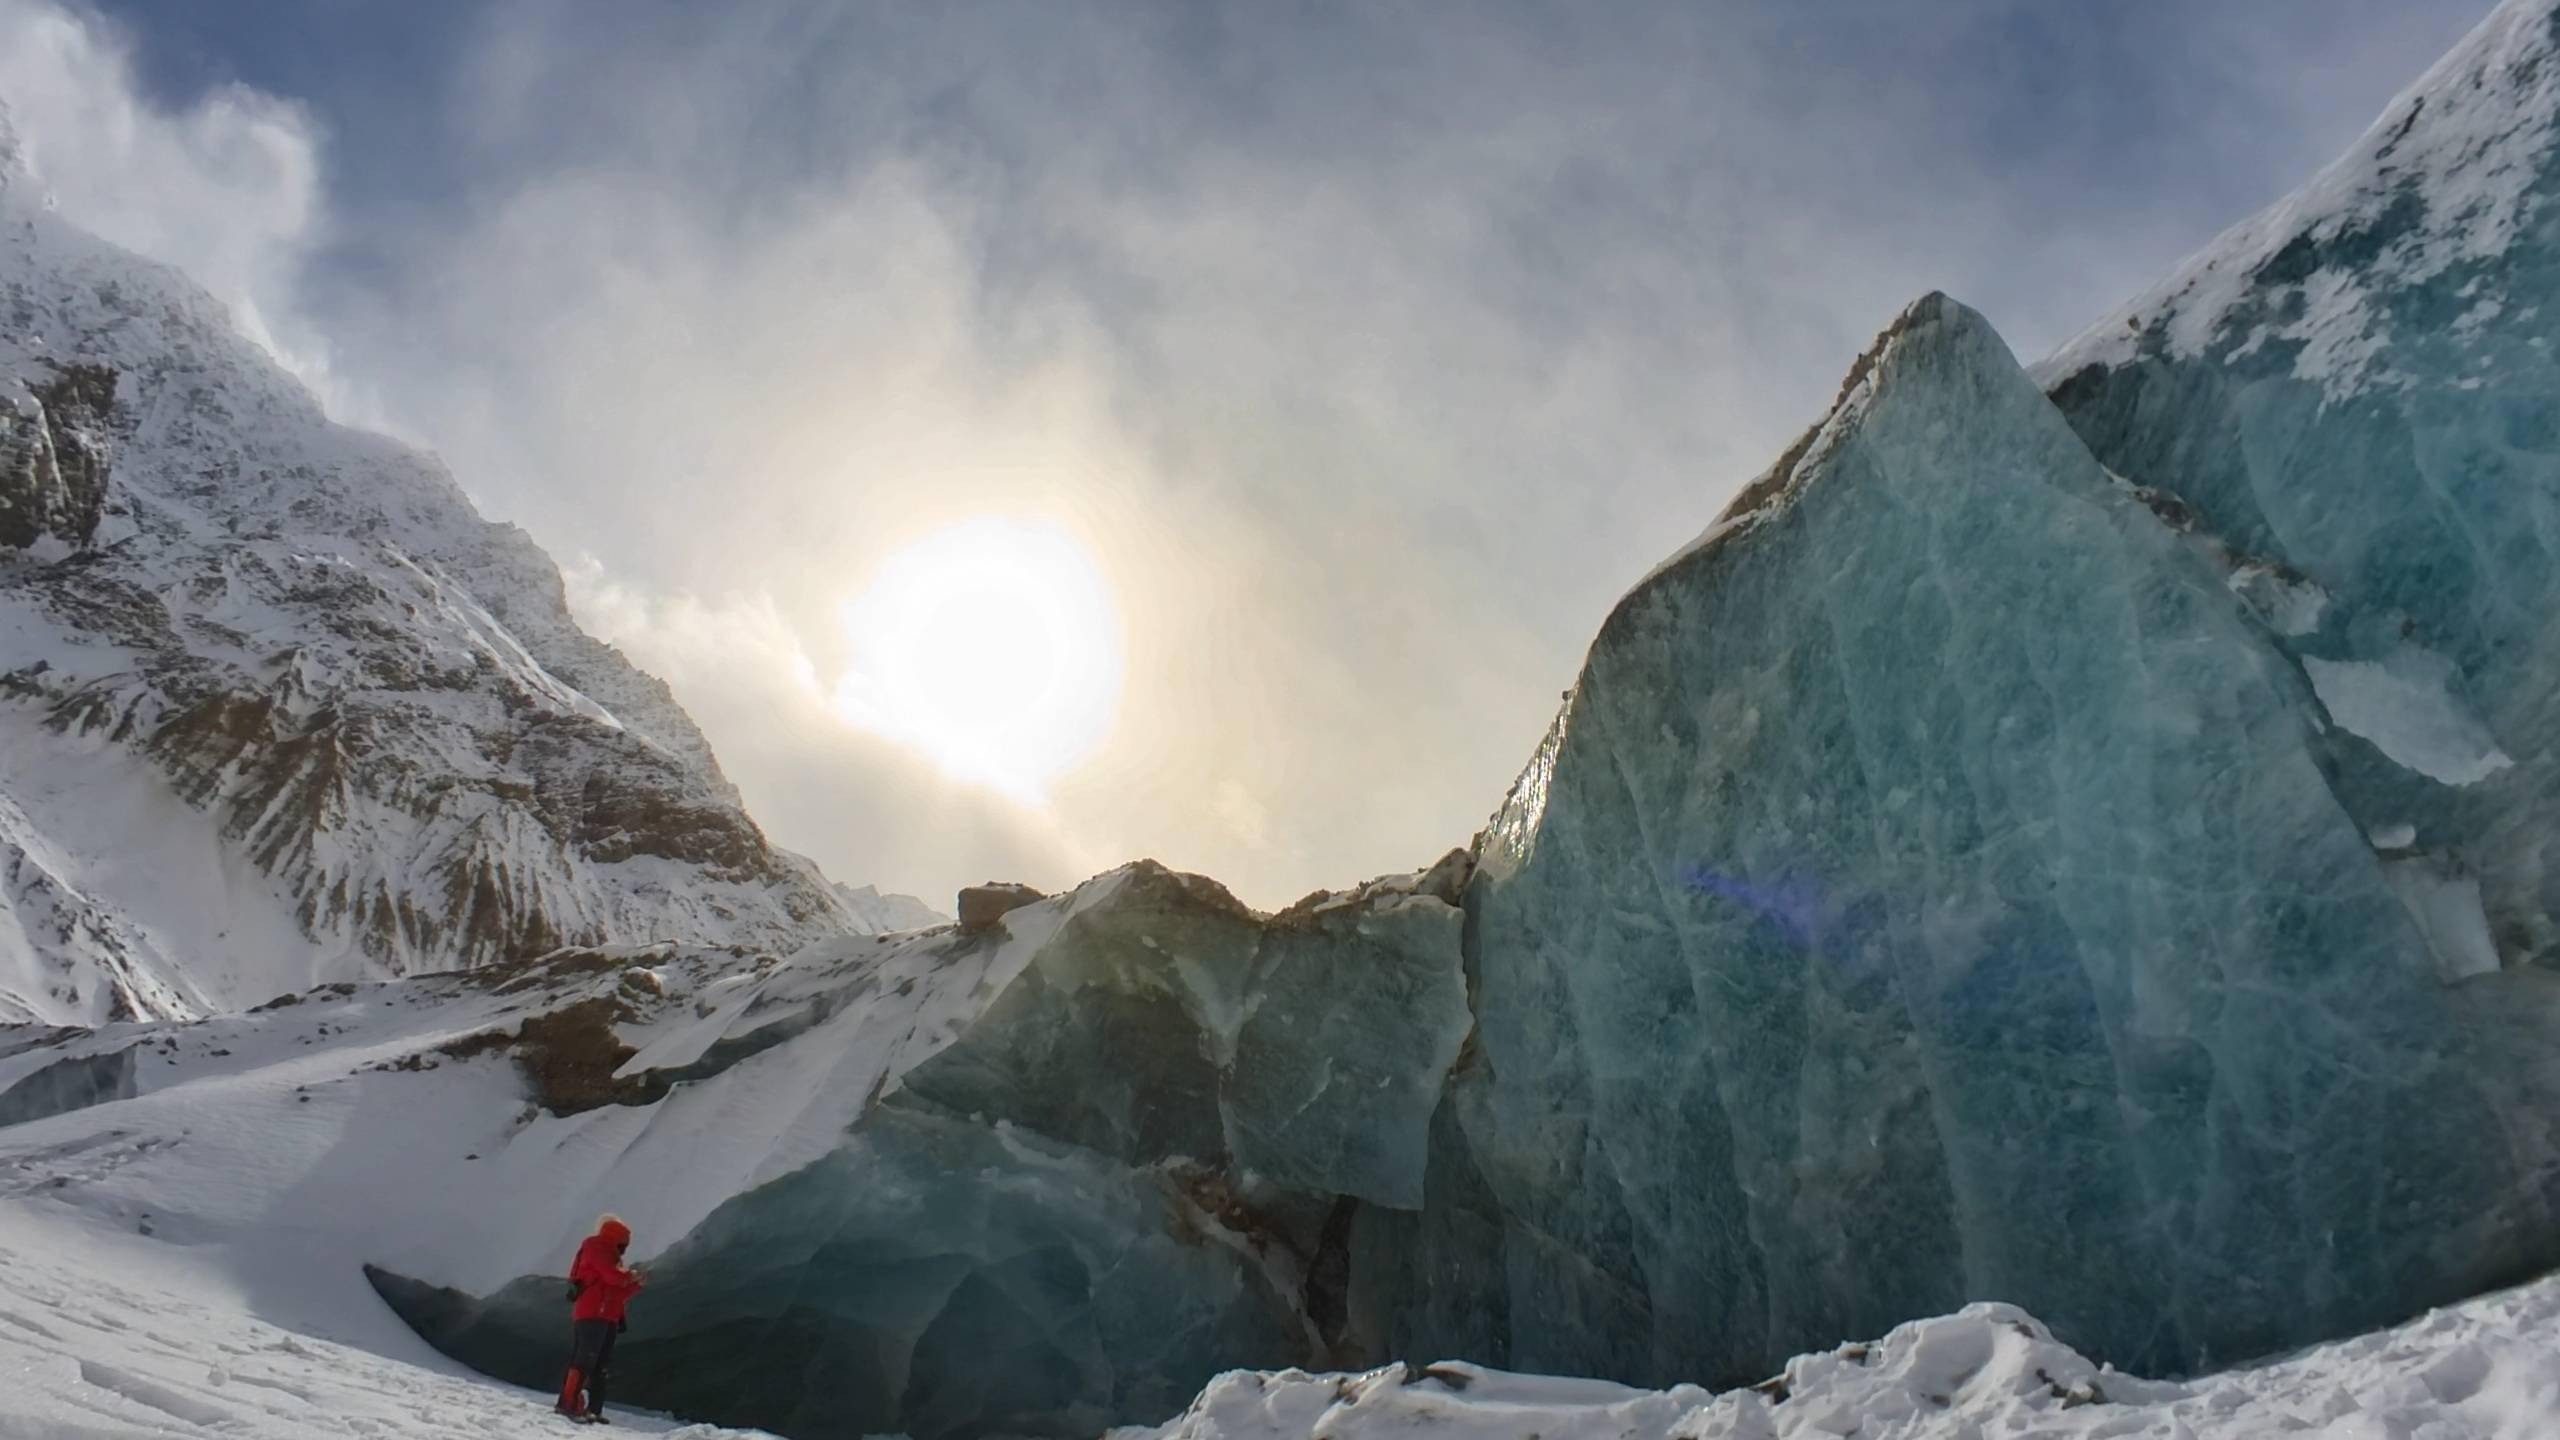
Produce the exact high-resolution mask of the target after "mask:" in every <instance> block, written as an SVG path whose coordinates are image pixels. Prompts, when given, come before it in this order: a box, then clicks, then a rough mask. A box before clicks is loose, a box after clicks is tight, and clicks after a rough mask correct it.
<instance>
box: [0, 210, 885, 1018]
mask: <svg viewBox="0 0 2560 1440" xmlns="http://www.w3.org/2000/svg"><path fill="white" fill-rule="evenodd" d="M9 168H11V169H14V168H15V167H14V166H12V167H9ZM32 192H33V182H32V181H31V180H30V179H29V178H28V177H26V176H24V175H23V174H19V175H16V176H15V178H13V179H10V180H8V181H7V182H6V183H4V184H0V1019H6V1018H18V1019H36V1020H43V1021H47V1022H54V1023H94V1022H96V1021H100V1020H104V1019H110V1018H117V1017H126V1016H166V1017H186V1016H192V1015H201V1014H207V1013H213V1012H217V1011H223V1010H230V1009H236V1008H239V1007H241V1006H244V1005H248V1004H254V1003H256V1002H259V1001H262V1000H265V999H267V998H269V997H271V996H274V995H277V994H282V993H286V992H290V991H297V990H302V989H307V988H309V987H310V986H311V985H313V984H316V983H320V982H322V981H330V980H350V979H360V978H366V977H373V976H382V975H396V974H402V973H408V972H413V971H419V970H436V969H451V968H459V967H465V966H472V965H480V964H486V963H490V962H493V961H498V960H504V959H511V958H524V957H528V956H532V955H537V954H540V953H542V952H544V951H547V950H551V949H553V948H556V947H558V946H562V945H570V944H582V945H592V944H601V943H607V942H648V941H658V940H673V941H688V942H703V943H715V944H724V945H727V944H736V945H743V946H750V947H757V948H762V949H782V948H788V947H789V946H791V945H793V944H796V943H798V942H799V941H801V940H804V939H808V938H814V937H823V936H826V935H831V934H843V933H848V932H852V931H858V930H863V929H868V928H875V927H880V926H885V925H888V924H891V923H897V924H918V923H930V918H931V917H930V914H929V912H922V913H919V912H920V911H921V907H920V906H910V907H906V908H901V907H899V906H897V905H896V904H894V903H893V902H891V901H887V900H883V899H881V898H880V897H876V896H872V897H868V898H866V899H863V900H861V901H859V902H858V903H859V904H861V905H862V906H863V907H864V909H865V911H866V913H865V914H862V915H856V914H855V913H854V912H853V908H852V905H851V904H849V903H848V901H847V900H846V899H845V898H844V897H843V896H841V895H840V894H839V892H837V891H836V890H835V889H833V888H832V887H831V886H830V885H829V884H828V883H827V882H826V881H825V880H824V879H823V878H822V877H821V876H819V875H818V874H817V872H816V870H815V869H814V867H812V866H811V865H810V864H809V863H808V862H806V861H804V860H802V859H800V858H799V857H797V856H794V855H790V854H788V853H785V852H783V851H780V850H778V849H776V848H775V847H773V846H772V845H770V844H768V843H767V842H766V840H765V838H764V836H763V835H762V833H761V832H759V831H758V829H757V828H756V826H755V824H754V822H753V821H752V820H750V819H749V818H748V817H747V815H746V814H745V812H744V811H743V810H742V809H741V808H740V807H739V803H738V797H737V793H736V791H735V790H734V789H733V788H732V787H731V786H730V785H729V783H728V782H727V781H726V780H725V779H724V778H723V777H722V775H721V773H720V769H719V766H718V764H717V763H716V762H715V761H714V760H713V758H712V755H711V751H710V748H709V747H708V746H707V745H706V744H705V743H704V741H703V738H702V735H701V733H700V731H698V730H697V729H696V728H695V727H694V725H693V722H692V721H691V720H690V719H689V718H688V717H687V716H686V715H685V713H684V711H683V710H682V709H681V708H679V707H678V706H677V704H676V703H675V701H674V700H673V698H672V697H671V696H670V695H669V693H668V691H667V689H666V687H665V686H664V685H663V684H661V683H660V682H658V681H656V680H654V679H652V678H651V677H649V676H647V675H645V674H642V673H641V672H640V671H638V670H636V669H634V668H633V667H632V666H631V665H630V664H629V663H628V662H627V661H625V660H624V659H623V657H622V656H621V655H620V654H619V653H618V652H616V651H615V650H614V649H612V648H611V647H610V646H607V645H605V644H602V643H600V642H598V641H596V640H595V639H593V638H592V637H590V636H588V635H587V634H585V633H584V632H583V631H581V630H580V629H579V628H578V626H577V624H576V622H575V621H574V620H573V619H572V618H571V616H570V614H569V611H568V608H567V606H566V603H565V601H564V598H563V592H562V586H561V580H560V576H559V573H558V571H557V569H556V568H555V567H554V566H553V564H552V562H551V561H550V559H549V558H548V557H546V556H545V555H544V554H543V553H542V551H541V550H540V549H538V548H537V547H536V546H535V545H534V544H533V542H532V541H531V540H529V539H528V538H527V537H526V536H525V535H524V534H523V533H522V532H521V531H519V530H517V529H515V528H513V527H511V526H505V525H494V524H491V523H489V522H487V521H485V520H483V519H482V518H481V517H480V516H479V515H478V514H477V513H475V512H474V510H473V509H472V507H471V504H470V502H469V501H468V500H467V499H466V498H465V497H464V495H463V493H462V491H461V490H460V489H459V488H458V487H457V486H456V485H455V483H454V481H453V480H452V478H451V477H450V476H449V475H447V474H446V473H445V472H444V470H443V469H442V468H441V467H440V466H438V465H437V464H436V462H435V461H434V460H433V459H432V458H430V457H428V456H425V455H422V454H419V453H417V452H415V451H412V450H409V449H407V448H405V447H403V446H401V445H399V444H396V443H394V442H392V441H389V440H386V439H383V438H381V437H379V436H376V435H371V434H366V433H362V432H359V431H355V430H350V429H346V428H344V427H341V426H337V425H333V424H331V423H330V422H329V421H328V419H327V417H326V416H325V415H323V413H322V412H321V409H320V407H319V406H318V404H317V403H316V402H315V401H314V400H313V398H312V397H311V395H310V394H308V393H307V392H306V391H305V390H304V388H303V387H302V386H301V385H299V384H298V383H296V382H295V380H294V379H293V378H292V377H291V376H289V375H288V374H286V373H285V372H284V371H283V370H282V369H281V368H280V367H279V366H278V365H277V364H276V363H275V362H274V361H273V360H272V359H271V358H270V357H269V356H268V355H267V354H266V353H265V352H264V351H262V350H261V349H260V348H259V347H257V346H256V345H254V344H252V343H250V342H249V341H247V340H245V339H243V338H242V337H241V336H240V335H239V334H238V333H237V332H236V331H235V329H234V327H233V325H232V323H231V321H230V318H229V317H228V316H227V315H226V314H225V313H224V311H223V310H222V309H221V307H219V306H218V305H216V304H215V303H214V302H213V301H212V300H210V299H209V298H208V297H207V296H205V295H204V294H203V293H202V292H201V291H199V290H197V289H196V288H195V287H194V286H193V285H191V284H190V283H189V282H187V281H186V280H185V279H184V278H183V277H181V276H179V275H177V274H175V273H174V272H172V271H170V270H168V269H166V268H164V267H161V266H158V265H154V264H151V263H148V262H146V261H143V260H140V259H138V258H136V257H134V256H132V255H130V254H127V253H124V252H121V251H119V250H117V249H115V248H113V247H111V246H108V245H106V244H104V243H102V242H100V241H98V240H96V239H94V238H93V237H91V236H89V235H87V234H85V233H83V232H81V231H80V230H78V229H76V228H75V227H73V226H71V225H70V224H68V223H66V222H64V221H63V220H61V219H60V218H59V217H57V216H55V215H53V214H51V213H49V211H48V210H47V209H46V208H45V207H44V206H43V205H42V204H41V203H40V197H38V196H37V195H35V194H34V193H32Z"/></svg>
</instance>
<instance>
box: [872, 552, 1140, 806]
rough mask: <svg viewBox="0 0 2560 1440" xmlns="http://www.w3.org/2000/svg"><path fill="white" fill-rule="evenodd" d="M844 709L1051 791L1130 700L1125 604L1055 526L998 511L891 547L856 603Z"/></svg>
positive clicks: (1036, 790) (994, 774) (1030, 798)
mask: <svg viewBox="0 0 2560 1440" xmlns="http://www.w3.org/2000/svg"><path fill="white" fill-rule="evenodd" d="M844 626H845V633H846V639H847V641H848V643H849V647H850V654H851V668H850V669H849V670H848V671H847V672H846V674H845V676H844V678H843V679H842V680H840V681H838V682H837V685H836V691H835V704H836V709H837V711H838V712H839V713H841V714H842V715H843V716H844V718H845V719H847V720H849V721H851V722H852V723H853V724H855V725H858V726H860V727H862V728H863V729H865V730H869V731H872V732H873V733H875V734H878V735H882V736H886V737H887V738H889V739H892V740H896V741H898V742H900V743H902V744H905V745H909V746H912V747H914V748H915V749H917V750H919V751H922V752H923V753H924V754H925V755H926V756H928V757H929V758H931V759H932V760H933V761H934V763H935V764H937V765H939V766H940V767H941V768H942V769H943V771H944V772H945V773H947V774H949V775H951V776H952V777H954V778H956V779H960V780H966V781H971V782H974V783H977V784H982V785H987V786H990V787H992V788H994V789H997V790H1000V791H1003V792H1005V793H1006V794H1009V795H1012V796H1013V797H1015V798H1016V799H1019V800H1022V801H1025V802H1028V803H1038V801H1039V800H1040V799H1041V797H1042V795H1043V793H1044V791H1045V788H1046V786H1047V785H1048V782H1049V781H1051V780H1053V779H1055V778H1056V777H1058V776H1059V775H1062V774H1064V773H1066V772H1067V771H1068V770H1071V769H1073V768H1074V767H1075V766H1076V765H1077V764H1078V763H1079V762H1081V761H1083V760H1085V759H1086V758H1087V757H1089V756H1091V755H1092V754H1093V753H1094V751H1095V750H1097V749H1098V748H1100V746H1101V744H1102V742H1103V740H1104V739H1105V738H1107V737H1108V736H1109V734H1110V732H1111V726H1112V722H1113V721H1114V720H1115V719H1116V718H1117V717H1118V714H1119V709H1120V686H1121V678H1122V658H1121V650H1122V638H1121V628H1122V627H1121V620H1120V607H1119V605H1118V603H1117V601H1116V600H1115V599H1114V597H1113V595H1112V592H1111V585H1110V582H1109V581H1108V580H1107V579H1105V578H1104V576H1103V573H1102V567H1101V566H1099V565H1097V564H1096V563H1095V562H1094V559H1093V555H1092V553H1091V552H1090V551H1088V550H1087V549H1086V548H1085V546H1084V545H1083V544H1082V543H1081V542H1080V541H1078V540H1077V539H1076V538H1075V536H1073V535H1071V534H1069V533H1068V532H1067V531H1065V530H1063V529H1060V528H1058V527H1056V526H1053V525H1049V524H1045V523H1041V522H1037V521H1023V520H1011V519H1000V518H995V517H987V518H982V519H976V520H970V521H966V522H963V523H961V524H957V525H953V526H950V527H948V528H947V529H943V530H937V531H935V532H933V533H932V534H930V535H927V536H925V537H924V538H923V539H921V540H918V541H916V542H915V543H913V544H911V545H909V546H907V547H906V548H905V549H903V550H900V551H898V552H897V553H896V554H894V555H892V556H890V557H889V558H888V560H887V561H886V562H884V563H883V564H882V565H881V566H880V569H879V570H878V572H877V573H876V574H874V575H873V576H872V578H871V583H870V585H869V587H868V588H866V589H865V590H864V591H863V592H862V594H861V595H860V596H858V597H856V598H855V599H854V600H852V601H851V602H849V603H847V604H846V605H845V607H844Z"/></svg>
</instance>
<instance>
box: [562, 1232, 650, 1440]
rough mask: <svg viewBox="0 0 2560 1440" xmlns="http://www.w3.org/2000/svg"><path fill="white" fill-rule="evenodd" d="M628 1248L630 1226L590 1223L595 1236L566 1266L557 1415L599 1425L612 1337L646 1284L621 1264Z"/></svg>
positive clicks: (585, 1242) (584, 1242)
mask: <svg viewBox="0 0 2560 1440" xmlns="http://www.w3.org/2000/svg"><path fill="white" fill-rule="evenodd" d="M630 1248H631V1227H630V1226H628V1225H625V1224H623V1223H622V1220H621V1217H619V1216H615V1215H607V1216H604V1217H602V1218H600V1219H598V1220H597V1221H596V1233H594V1234H593V1235H590V1236H588V1237H587V1238H586V1239H585V1240H584V1241H581V1242H580V1243H579V1245H578V1258H577V1259H576V1260H574V1261H572V1262H570V1265H569V1298H570V1299H571V1300H573V1301H575V1302H576V1304H575V1305H574V1306H573V1308H572V1309H571V1310H570V1312H569V1315H570V1321H569V1378H568V1379H567V1380H564V1381H562V1382H561V1385H560V1403H559V1405H558V1406H557V1407H556V1408H557V1409H558V1410H559V1411H560V1413H561V1414H563V1415H566V1416H569V1417H570V1418H572V1419H576V1420H587V1421H592V1422H594V1423H596V1424H599V1425H601V1424H603V1423H605V1418H604V1377H605V1371H606V1369H607V1368H608V1367H609V1366H610V1365H611V1364H612V1363H613V1337H614V1336H615V1335H617V1334H619V1333H621V1331H622V1328H623V1322H622V1307H623V1306H624V1305H626V1304H629V1303H630V1300H631V1295H632V1292H633V1291H636V1290H638V1289H639V1288H640V1286H641V1285H642V1284H643V1283H644V1282H645V1281H646V1279H647V1277H646V1276H644V1275H643V1274H641V1272H639V1271H637V1270H634V1269H631V1268H630V1267H629V1266H626V1265H624V1264H623V1263H622V1252H623V1251H625V1250H628V1249H630Z"/></svg>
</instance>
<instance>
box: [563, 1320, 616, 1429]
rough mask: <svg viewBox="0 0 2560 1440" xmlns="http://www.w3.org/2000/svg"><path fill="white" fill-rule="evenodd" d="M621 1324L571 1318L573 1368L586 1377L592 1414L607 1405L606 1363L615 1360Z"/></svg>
mask: <svg viewBox="0 0 2560 1440" xmlns="http://www.w3.org/2000/svg"><path fill="white" fill-rule="evenodd" d="M620 1328H622V1327H621V1326H620V1325H618V1324H616V1323H615V1322H614V1321H611V1320H572V1321H570V1322H569V1368H570V1369H572V1370H575V1371H577V1372H578V1373H579V1374H580V1375H581V1376H584V1377H585V1381H586V1391H587V1413H588V1414H590V1415H593V1414H596V1413H597V1412H599V1411H601V1410H603V1409H604V1374H605V1367H606V1366H608V1365H611V1364H612V1363H613V1336H614V1332H615V1331H617V1330H619V1329H620Z"/></svg>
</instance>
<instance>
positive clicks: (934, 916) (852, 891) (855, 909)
mask: <svg viewBox="0 0 2560 1440" xmlns="http://www.w3.org/2000/svg"><path fill="white" fill-rule="evenodd" d="M835 891H836V898H837V899H839V900H841V901H843V902H844V907H845V910H846V912H847V913H848V914H850V915H851V916H852V917H853V923H854V928H856V929H858V930H862V931H864V932H866V933H869V934H874V935H882V934H887V933H888V932H890V931H893V930H923V929H927V928H929V927H931V926H935V925H948V924H950V923H951V917H950V916H948V915H945V914H943V913H942V912H941V911H939V910H936V909H934V908H933V907H932V906H930V905H927V904H926V903H924V902H923V901H922V900H919V899H917V898H916V897H914V896H913V895H899V894H895V893H888V894H883V893H882V892H881V891H880V889H879V887H877V886H873V885H847V884H844V883H843V882H841V881H838V882H836V886H835Z"/></svg>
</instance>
